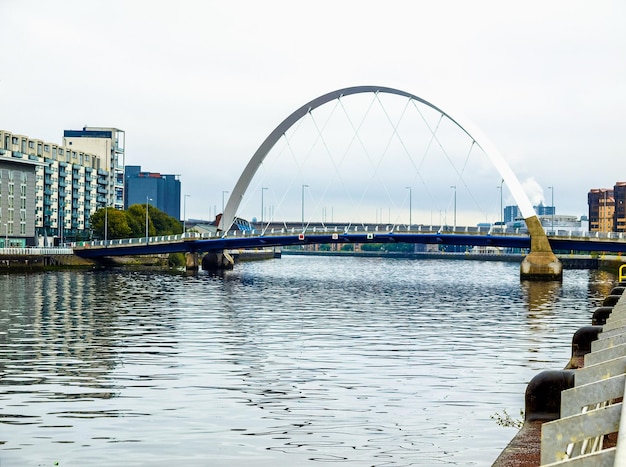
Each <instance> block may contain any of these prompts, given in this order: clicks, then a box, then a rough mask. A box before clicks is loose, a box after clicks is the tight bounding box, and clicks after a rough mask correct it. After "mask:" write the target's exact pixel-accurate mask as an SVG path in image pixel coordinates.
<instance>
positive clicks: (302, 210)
mask: <svg viewBox="0 0 626 467" xmlns="http://www.w3.org/2000/svg"><path fill="white" fill-rule="evenodd" d="M308 187H309V185H302V209H301V213H302V231H303V232H304V189H305V188H308Z"/></svg>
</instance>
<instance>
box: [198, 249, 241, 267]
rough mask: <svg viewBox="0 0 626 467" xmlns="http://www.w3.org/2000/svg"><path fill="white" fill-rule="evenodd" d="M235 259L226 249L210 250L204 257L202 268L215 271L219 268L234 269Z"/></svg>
mask: <svg viewBox="0 0 626 467" xmlns="http://www.w3.org/2000/svg"><path fill="white" fill-rule="evenodd" d="M234 265H235V260H234V259H233V257H232V256H231V255H230V254H228V252H226V251H217V252H216V251H210V252H208V253H207V254H206V255H204V257H203V258H202V269H204V270H205V271H215V270H218V269H232V268H233V266H234Z"/></svg>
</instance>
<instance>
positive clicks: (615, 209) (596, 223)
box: [587, 182, 626, 232]
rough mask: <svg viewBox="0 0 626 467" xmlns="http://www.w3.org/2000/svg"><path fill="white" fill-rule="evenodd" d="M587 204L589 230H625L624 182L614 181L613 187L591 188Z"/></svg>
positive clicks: (625, 187)
mask: <svg viewBox="0 0 626 467" xmlns="http://www.w3.org/2000/svg"><path fill="white" fill-rule="evenodd" d="M587 204H588V207H589V230H590V231H592V232H626V182H616V183H615V185H614V186H613V189H610V188H592V189H591V190H589V193H588V194H587Z"/></svg>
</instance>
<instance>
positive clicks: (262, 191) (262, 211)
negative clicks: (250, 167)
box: [261, 187, 267, 224]
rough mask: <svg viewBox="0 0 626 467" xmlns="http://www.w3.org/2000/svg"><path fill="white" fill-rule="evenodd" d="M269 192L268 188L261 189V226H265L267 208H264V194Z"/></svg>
mask: <svg viewBox="0 0 626 467" xmlns="http://www.w3.org/2000/svg"><path fill="white" fill-rule="evenodd" d="M265 190H267V187H261V224H263V215H264V214H265V207H264V206H263V193H264V192H265Z"/></svg>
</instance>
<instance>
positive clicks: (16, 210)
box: [0, 136, 43, 248]
mask: <svg viewBox="0 0 626 467" xmlns="http://www.w3.org/2000/svg"><path fill="white" fill-rule="evenodd" d="M9 138H12V136H9ZM42 166H43V164H41V163H40V162H39V161H37V159H36V158H29V157H28V156H24V155H23V154H22V153H21V152H19V151H16V152H13V151H7V150H6V149H4V148H2V149H0V236H1V237H0V248H8V247H15V246H17V247H25V246H32V245H35V244H36V237H35V191H36V170H37V169H39V168H41V167H42Z"/></svg>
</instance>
